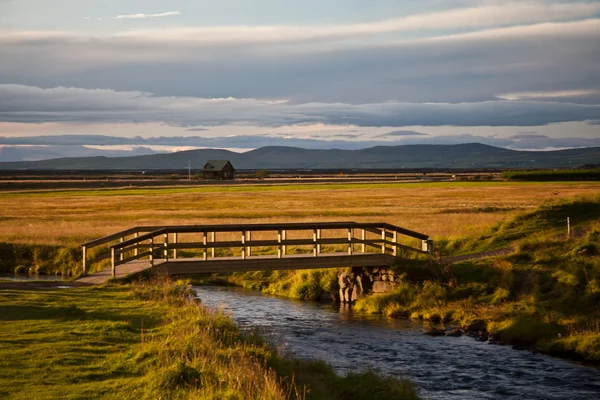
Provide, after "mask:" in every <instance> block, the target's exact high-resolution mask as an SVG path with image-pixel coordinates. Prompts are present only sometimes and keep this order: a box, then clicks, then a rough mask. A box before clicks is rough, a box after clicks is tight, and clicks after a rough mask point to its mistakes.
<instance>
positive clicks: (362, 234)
mask: <svg viewBox="0 0 600 400" xmlns="http://www.w3.org/2000/svg"><path fill="white" fill-rule="evenodd" d="M360 238H361V240H362V241H363V243H362V246H361V247H362V252H363V253H366V250H367V245H366V243H365V240H367V233H366V232H365V230H364V229H362V232H361V234H360Z"/></svg>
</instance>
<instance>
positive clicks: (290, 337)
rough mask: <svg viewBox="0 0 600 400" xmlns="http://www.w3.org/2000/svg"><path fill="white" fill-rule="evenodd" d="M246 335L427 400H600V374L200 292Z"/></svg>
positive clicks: (343, 310)
mask: <svg viewBox="0 0 600 400" xmlns="http://www.w3.org/2000/svg"><path fill="white" fill-rule="evenodd" d="M195 289H196V290H197V291H198V297H200V299H201V300H202V302H203V304H204V305H206V306H208V307H214V308H221V309H223V310H224V311H225V312H227V313H228V314H230V315H231V316H232V317H233V318H234V320H235V321H236V323H237V324H238V326H240V327H241V328H242V329H254V328H258V329H259V330H260V331H261V332H262V333H263V335H265V336H267V337H268V338H269V340H270V341H271V342H272V343H273V344H274V345H276V346H278V347H279V348H281V349H282V350H283V351H285V352H287V353H291V354H294V355H295V356H296V357H299V358H315V359H322V360H325V361H327V362H328V363H329V364H331V365H332V366H333V367H334V368H335V369H336V371H338V372H339V373H342V374H343V373H346V372H348V371H359V370H362V369H365V368H372V369H375V370H378V371H380V372H382V373H384V374H388V375H393V376H400V377H406V378H409V379H411V380H412V381H413V382H414V383H415V384H416V385H417V386H418V388H419V390H420V392H421V394H422V395H423V397H424V398H430V399H573V400H575V399H600V369H598V368H593V367H586V366H582V365H579V364H576V363H571V362H567V361H564V360H560V359H556V358H552V357H549V356H545V355H541V354H534V353H532V352H530V351H523V350H515V349H513V348H511V347H509V346H497V345H490V344H487V343H485V342H478V341H476V340H474V339H472V338H469V337H466V336H462V337H445V336H442V337H430V336H426V335H423V325H422V324H421V323H419V322H415V321H406V320H391V319H386V318H380V317H377V316H373V315H365V314H362V313H356V312H353V311H352V309H351V308H349V307H346V306H340V305H339V304H338V305H335V304H328V303H312V302H299V301H294V300H288V299H284V298H278V297H270V296H266V295H263V294H261V293H257V292H252V291H246V290H243V289H239V288H231V287H196V288H195Z"/></svg>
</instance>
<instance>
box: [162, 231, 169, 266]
mask: <svg viewBox="0 0 600 400" xmlns="http://www.w3.org/2000/svg"><path fill="white" fill-rule="evenodd" d="M163 238H164V240H163V257H165V261H169V233H168V232H165V233H164V234H163Z"/></svg>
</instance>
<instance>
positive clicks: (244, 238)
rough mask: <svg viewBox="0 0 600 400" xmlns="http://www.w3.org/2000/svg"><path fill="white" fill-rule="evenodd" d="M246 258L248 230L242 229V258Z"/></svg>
mask: <svg viewBox="0 0 600 400" xmlns="http://www.w3.org/2000/svg"><path fill="white" fill-rule="evenodd" d="M245 259H246V231H244V230H242V260H245Z"/></svg>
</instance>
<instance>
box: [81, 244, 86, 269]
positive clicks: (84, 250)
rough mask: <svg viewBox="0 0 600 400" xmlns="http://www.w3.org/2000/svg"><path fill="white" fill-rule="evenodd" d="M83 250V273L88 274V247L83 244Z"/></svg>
mask: <svg viewBox="0 0 600 400" xmlns="http://www.w3.org/2000/svg"><path fill="white" fill-rule="evenodd" d="M81 250H82V252H83V254H82V255H81V256H82V258H81V260H82V263H81V269H82V275H83V276H86V275H87V247H85V246H81Z"/></svg>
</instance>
